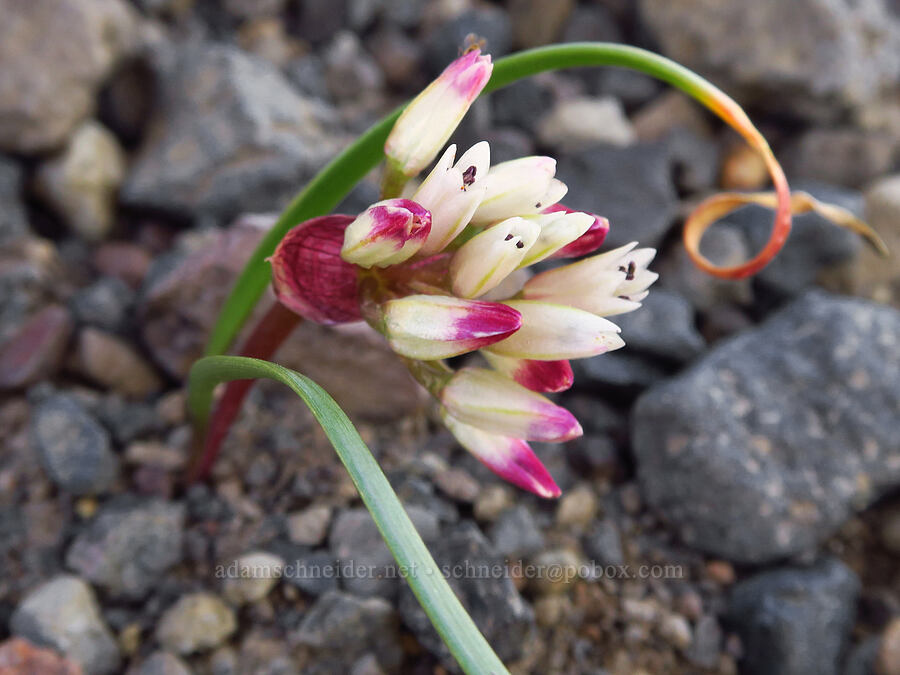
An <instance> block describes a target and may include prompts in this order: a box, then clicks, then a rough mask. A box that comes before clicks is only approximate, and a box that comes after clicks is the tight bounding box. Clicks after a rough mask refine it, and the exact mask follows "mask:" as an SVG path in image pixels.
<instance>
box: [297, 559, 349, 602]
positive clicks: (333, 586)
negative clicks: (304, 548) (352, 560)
mask: <svg viewBox="0 0 900 675" xmlns="http://www.w3.org/2000/svg"><path fill="white" fill-rule="evenodd" d="M340 572H341V563H340V561H339V560H335V558H334V556H333V555H331V553H329V552H328V551H313V552H312V553H306V552H303V553H299V554H298V555H296V556H294V557H293V558H291V560H290V563H289V564H288V565H287V566H286V567H285V581H287V582H288V583H289V584H292V585H294V586H296V587H297V588H299V589H300V590H301V591H303V592H304V593H307V594H309V595H313V596H320V595H324V594H325V593H328V592H330V591H336V590H338V580H339V578H340Z"/></svg>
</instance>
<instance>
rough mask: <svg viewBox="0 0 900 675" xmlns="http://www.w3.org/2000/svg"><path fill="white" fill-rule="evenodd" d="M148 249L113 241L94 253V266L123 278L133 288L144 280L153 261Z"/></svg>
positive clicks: (105, 272)
mask: <svg viewBox="0 0 900 675" xmlns="http://www.w3.org/2000/svg"><path fill="white" fill-rule="evenodd" d="M151 260H152V259H151V257H150V254H149V253H148V252H147V251H146V249H144V248H142V247H140V246H138V245H137V244H131V243H129V242H124V241H111V242H108V243H106V244H103V245H102V246H100V247H99V248H98V249H97V251H96V253H94V266H95V267H96V268H97V269H98V270H99V271H100V272H101V273H102V274H104V275H106V276H111V277H116V278H117V279H121V280H122V281H124V282H125V283H126V284H128V285H129V286H131V287H132V288H137V287H138V286H140V285H141V283H142V282H143V280H144V276H145V275H146V274H147V270H148V269H149V268H150V263H151Z"/></svg>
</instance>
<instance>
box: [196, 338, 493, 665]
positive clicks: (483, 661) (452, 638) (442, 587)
mask: <svg viewBox="0 0 900 675" xmlns="http://www.w3.org/2000/svg"><path fill="white" fill-rule="evenodd" d="M261 377H262V378H268V379H271V380H275V381H277V382H281V383H282V384H285V385H287V386H288V387H290V388H291V389H292V390H293V391H294V392H295V393H296V394H297V395H298V396H299V397H300V398H302V399H303V402H304V403H306V405H307V406H309V409H310V410H311V411H312V414H313V415H314V416H315V418H316V420H318V422H319V424H321V425H322V429H324V430H325V434H326V435H327V436H328V440H329V441H331V444H332V445H333V446H334V449H335V450H336V451H337V454H338V457H340V459H341V461H342V462H343V463H344V466H345V467H347V471H348V472H349V473H350V477H351V478H352V479H353V483H354V484H355V485H356V489H357V490H359V494H360V496H361V497H362V500H363V502H364V503H365V505H366V507H368V509H369V512H370V513H371V514H372V518H373V519H374V520H375V524H376V525H377V526H378V529H379V531H380V532H381V536H383V537H384V540H385V542H386V543H387V545H388V548H390V550H391V553H393V555H394V559H395V560H396V561H397V563H398V565H399V566H400V567H399V569H400V570H401V571H403V570H408V573H407V574H406V580H407V582H408V583H409V585H410V587H411V588H412V590H413V593H415V595H416V597H417V598H418V600H419V602H420V603H421V605H422V607H423V608H424V609H425V612H426V614H427V615H428V618H429V619H431V623H432V624H434V627H435V628H436V629H437V631H438V633H439V634H440V636H441V638H442V639H443V640H444V642H445V643H446V645H447V647H449V649H450V652H451V653H452V654H453V656H454V657H455V658H456V660H457V662H458V663H459V665H460V666H461V667H462V669H463V670H464V671H465V672H466V673H469V674H470V675H473V674H478V675H486V674H488V673H491V674H494V675H501V674H503V673H507V670H506V668H505V667H504V665H503V663H502V662H501V661H500V659H499V658H498V657H497V655H496V654H495V653H494V652H493V650H492V649H491V647H490V645H489V644H488V643H487V640H485V639H484V636H483V635H482V634H481V632H480V631H479V630H478V628H477V627H476V626H475V624H474V623H473V622H472V619H471V618H470V617H469V615H468V614H467V613H466V610H465V609H464V608H463V606H462V605H461V604H460V602H459V600H458V599H457V597H456V596H455V595H454V594H453V591H452V590H451V588H450V586H449V585H448V584H447V581H446V580H445V579H444V576H443V574H442V573H441V570H440V569H439V568H438V566H437V564H436V563H435V562H434V559H433V558H432V557H431V554H430V553H428V549H427V548H426V547H425V543H424V542H423V541H422V538H421V537H420V536H419V534H418V532H416V529H415V527H414V526H413V524H412V521H410V519H409V516H407V515H406V511H404V510H403V506H402V505H401V504H400V500H398V499H397V495H396V494H394V491H393V490H392V489H391V485H390V483H389V482H388V480H387V478H385V476H384V473H383V472H382V471H381V468H380V467H379V466H378V463H377V462H376V461H375V458H374V457H372V453H371V452H369V449H368V448H367V447H366V445H365V443H363V441H362V439H361V438H360V436H359V433H357V431H356V429H355V428H354V427H353V424H352V423H351V422H350V420H349V419H348V418H347V415H346V414H344V411H343V410H341V409H340V407H339V406H338V404H337V403H335V401H334V399H333V398H331V396H329V395H328V393H327V392H326V391H325V390H324V389H322V387H320V386H319V385H317V384H316V383H315V382H313V381H312V380H310V379H309V378H308V377H304V376H303V375H300V374H299V373H296V372H294V371H293V370H289V369H288V368H284V367H283V366H279V365H278V364H275V363H270V362H269V361H260V360H258V359H251V358H247V357H243V356H210V357H207V358H203V359H200V360H199V361H197V363H195V364H194V366H193V368H191V375H190V395H189V399H188V405H189V407H190V410H191V414H192V416H193V417H194V419H195V420H196V421H197V422H198V423H199V424H200V425H201V427H202V425H203V424H204V423H205V420H207V419H208V417H209V410H210V401H211V399H212V396H211V394H212V390H213V388H214V387H215V386H216V385H217V384H219V383H221V382H227V381H231V380H244V379H254V378H261ZM201 431H202V429H201ZM348 639H352V636H348Z"/></svg>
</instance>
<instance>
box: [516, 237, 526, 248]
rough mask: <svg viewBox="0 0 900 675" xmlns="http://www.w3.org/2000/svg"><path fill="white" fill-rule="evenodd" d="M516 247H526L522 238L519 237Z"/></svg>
mask: <svg viewBox="0 0 900 675" xmlns="http://www.w3.org/2000/svg"><path fill="white" fill-rule="evenodd" d="M516 248H525V244H524V243H523V242H522V240H521V239H519V241H517V242H516Z"/></svg>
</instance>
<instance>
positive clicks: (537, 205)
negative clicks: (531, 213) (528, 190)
mask: <svg viewBox="0 0 900 675" xmlns="http://www.w3.org/2000/svg"><path fill="white" fill-rule="evenodd" d="M541 206H543V205H542V204H541V203H540V202H538V203H537V204H535V205H534V208H536V209H539V208H541Z"/></svg>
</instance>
